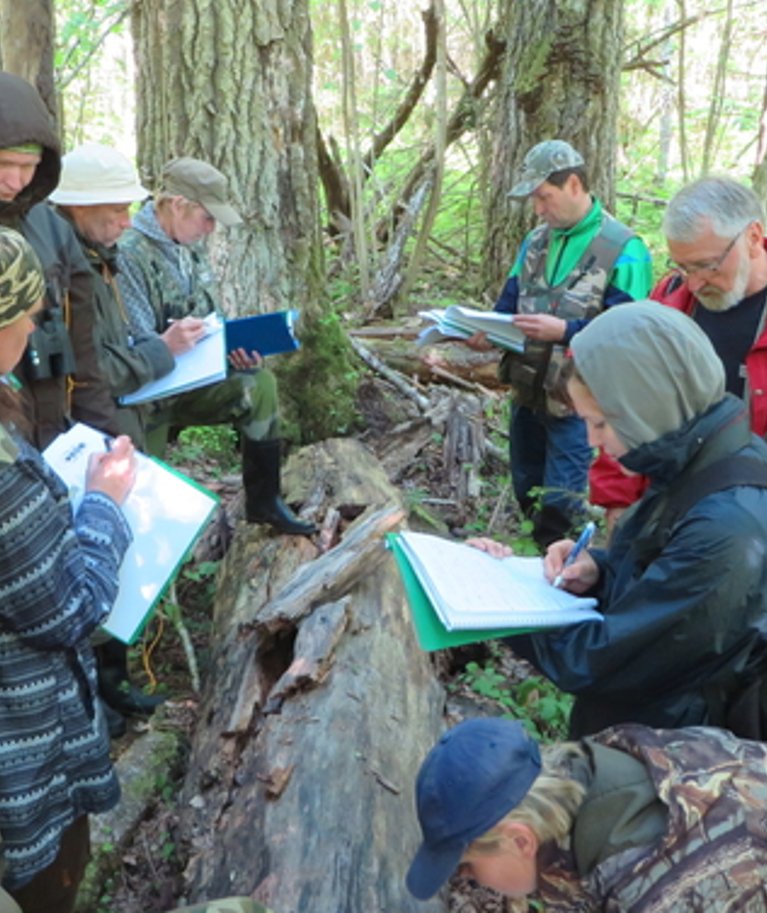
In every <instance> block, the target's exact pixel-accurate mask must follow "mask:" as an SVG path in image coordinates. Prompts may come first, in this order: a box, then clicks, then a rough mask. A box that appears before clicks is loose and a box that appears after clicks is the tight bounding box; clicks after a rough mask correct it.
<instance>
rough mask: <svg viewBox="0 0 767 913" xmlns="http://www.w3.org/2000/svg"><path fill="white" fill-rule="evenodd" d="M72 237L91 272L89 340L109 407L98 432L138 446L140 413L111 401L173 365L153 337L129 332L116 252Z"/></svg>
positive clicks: (166, 370)
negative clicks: (106, 419)
mask: <svg viewBox="0 0 767 913" xmlns="http://www.w3.org/2000/svg"><path fill="white" fill-rule="evenodd" d="M62 215H64V216H65V213H63V212H62ZM65 217H66V216H65ZM73 229H74V226H73ZM75 233H76V235H77V238H78V241H79V242H80V245H81V247H82V251H83V254H84V255H85V257H86V259H87V261H88V263H89V265H90V267H91V270H92V271H93V285H94V305H95V312H96V319H95V325H94V330H93V332H94V340H95V343H96V349H97V352H98V358H99V367H100V369H101V373H102V377H103V381H102V383H103V384H104V385H106V388H107V389H108V390H109V394H110V396H111V398H112V403H113V409H112V416H111V419H110V421H109V422H108V423H107V424H105V425H103V426H98V427H100V428H101V430H103V431H108V432H109V433H110V434H118V433H119V434H129V435H130V436H131V438H132V439H133V441H134V443H135V444H137V445H138V446H142V445H143V439H144V434H143V421H142V412H141V410H138V409H125V408H120V407H119V406H118V405H117V403H116V399H117V397H119V396H124V395H125V394H126V393H133V392H135V391H136V390H138V389H139V388H140V387H143V386H144V384H147V383H149V382H150V381H153V380H157V379H158V378H159V377H164V376H165V375H166V374H168V373H169V372H170V371H172V370H173V366H174V364H175V360H174V358H173V355H172V354H171V351H170V349H169V348H168V346H167V345H166V344H165V343H164V342H163V340H162V339H160V337H159V336H158V335H157V334H155V333H136V332H132V331H131V328H130V325H129V324H128V319H127V315H126V314H125V308H124V306H123V304H122V300H121V299H120V293H119V290H118V287H117V282H116V281H115V275H116V273H117V248H115V247H113V248H106V247H104V246H103V245H100V244H89V242H88V241H87V240H86V239H85V238H84V237H83V236H82V235H80V234H79V233H78V232H76V231H75ZM74 418H79V415H78V412H77V411H75V412H74Z"/></svg>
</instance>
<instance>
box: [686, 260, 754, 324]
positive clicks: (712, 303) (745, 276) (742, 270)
mask: <svg viewBox="0 0 767 913" xmlns="http://www.w3.org/2000/svg"><path fill="white" fill-rule="evenodd" d="M750 272H751V264H750V261H749V259H748V257H745V256H743V255H741V259H740V262H739V264H738V271H737V273H736V274H735V281H734V282H733V285H732V288H731V289H730V291H729V292H722V291H720V290H719V289H712V290H711V291H710V292H706V291H704V290H703V289H701V290H699V291H698V292H696V293H695V297H696V298H697V299H698V301H700V303H701V304H702V305H703V307H704V308H705V309H706V310H707V311H718V312H720V311H729V310H732V308H734V307H735V306H736V305H738V304H740V302H741V301H742V300H743V299H744V298H745V296H746V288H747V286H748V280H749V275H750ZM704 288H705V286H704Z"/></svg>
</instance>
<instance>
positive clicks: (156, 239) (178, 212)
mask: <svg viewBox="0 0 767 913" xmlns="http://www.w3.org/2000/svg"><path fill="white" fill-rule="evenodd" d="M160 184H161V189H160V192H159V193H158V194H157V196H156V198H155V199H154V200H150V201H149V202H147V203H146V204H145V205H144V206H143V207H142V208H141V209H140V210H139V212H138V213H137V214H136V216H135V217H134V219H133V224H132V227H131V228H129V229H128V230H127V231H126V232H125V234H124V235H123V237H122V238H121V239H120V243H119V257H118V266H119V272H118V274H117V284H118V287H119V289H120V293H121V295H122V298H123V301H124V302H125V308H126V312H127V315H128V320H129V321H130V324H131V328H132V330H133V332H135V333H157V334H160V333H163V332H165V331H166V329H167V328H168V326H169V322H170V323H171V324H172V322H174V321H177V320H185V319H186V321H187V322H188V321H190V320H192V321H196V323H197V324H198V325H199V326H202V320H201V319H200V318H202V317H205V316H207V315H208V314H211V313H214V312H216V311H219V310H220V308H219V295H218V287H217V283H216V279H215V276H214V274H213V269H212V267H211V265H210V263H209V261H208V258H207V256H206V254H205V251H204V249H203V247H202V244H201V242H202V241H203V240H204V239H205V238H206V237H207V236H208V235H210V234H211V232H212V231H213V230H214V229H215V227H216V222H217V221H219V222H221V224H222V225H224V226H226V227H229V226H235V225H239V224H240V223H241V222H242V219H241V218H240V216H239V214H238V213H237V211H236V210H235V209H234V207H233V206H232V205H231V203H230V202H229V190H228V185H227V180H226V178H225V177H224V175H223V174H222V173H221V172H220V171H219V170H218V169H216V168H214V167H213V166H212V165H209V164H208V163H207V162H202V161H200V160H199V159H194V158H189V157H187V156H185V157H182V158H177V159H173V160H172V161H170V162H168V163H167V164H166V165H165V167H164V168H163V170H162V175H161V179H160ZM232 361H233V368H234V369H235V370H234V371H232V372H231V373H230V375H229V376H228V377H227V378H226V380H223V381H221V382H220V383H217V384H212V385H210V386H207V387H202V388H200V389H197V390H190V391H189V392H187V393H182V394H180V395H178V396H175V397H170V398H168V399H164V400H161V401H159V404H158V405H157V406H156V408H153V409H151V411H150V414H149V417H148V423H149V431H148V438H147V442H148V449H149V450H150V452H152V453H153V454H155V455H156V456H162V455H163V452H164V449H165V443H166V441H167V438H168V432H169V429H170V428H172V427H173V428H183V427H186V426H188V425H217V424H221V423H224V422H225V423H231V424H233V425H234V426H235V427H236V428H237V430H238V431H239V433H240V437H241V443H242V480H243V487H244V489H245V517H246V519H247V521H248V522H250V523H268V524H269V525H270V526H272V527H273V528H274V529H275V530H277V531H278V532H281V533H286V534H287V535H310V534H311V533H313V532H315V531H316V529H315V526H314V524H312V523H308V522H306V521H304V520H301V519H300V518H299V517H297V516H296V515H295V514H294V513H293V511H292V510H291V508H290V507H289V506H288V505H287V504H286V503H285V502H284V501H283V499H282V496H281V494H280V478H281V466H280V449H281V448H280V440H279V437H278V433H279V417H278V398H277V380H276V378H275V376H274V374H273V373H272V372H271V371H269V370H268V369H267V368H265V367H264V366H263V364H261V359H260V357H259V356H258V354H257V353H246V352H244V351H242V350H238V351H237V352H235V353H233V358H232Z"/></svg>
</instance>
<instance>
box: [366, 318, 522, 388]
mask: <svg viewBox="0 0 767 913" xmlns="http://www.w3.org/2000/svg"><path fill="white" fill-rule="evenodd" d="M350 335H351V336H352V337H354V338H356V339H360V338H361V337H363V338H364V346H365V348H367V349H368V350H369V351H370V352H371V353H372V354H373V355H374V356H376V357H377V358H379V359H380V360H381V361H382V362H384V363H385V364H386V365H387V366H388V367H389V368H392V369H393V370H395V371H399V372H400V373H401V374H404V375H406V376H407V377H413V378H416V379H417V380H418V381H419V382H420V383H423V384H431V383H451V384H456V385H459V386H466V387H468V388H474V389H476V388H482V389H485V390H497V391H499V392H506V391H507V390H508V387H505V386H504V385H503V384H501V382H500V381H499V380H498V360H499V357H500V356H499V354H498V352H497V351H493V352H474V351H472V350H471V349H470V348H469V347H468V346H465V345H463V344H462V343H457V342H445V343H443V344H441V345H438V346H426V347H424V348H419V347H418V346H416V344H415V342H414V341H413V339H412V338H408V337H409V333H408V332H407V331H405V332H404V333H402V334H401V335H399V336H393V337H392V335H391V333H390V332H389V333H387V334H385V335H384V334H382V335H380V336H376V335H375V331H374V330H372V328H369V327H366V328H364V330H360V331H353V332H352V333H350Z"/></svg>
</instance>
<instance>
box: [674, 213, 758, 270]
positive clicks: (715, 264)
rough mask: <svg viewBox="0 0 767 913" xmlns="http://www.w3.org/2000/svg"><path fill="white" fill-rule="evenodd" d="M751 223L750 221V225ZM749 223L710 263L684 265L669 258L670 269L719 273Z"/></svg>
mask: <svg viewBox="0 0 767 913" xmlns="http://www.w3.org/2000/svg"><path fill="white" fill-rule="evenodd" d="M750 224H751V223H750V222H749V223H748V225H750ZM748 225H744V226H743V228H741V230H740V231H739V232H738V233H737V235H735V237H734V238H733V239H732V241H730V243H729V244H728V245H727V247H725V249H724V250H723V251H722V253H721V254H719V256H718V257H717V258H716V260H711V261H710V262H709V263H698V264H697V265H695V266H682V264H681V263H677V262H676V260H672V259H671V258H669V259H668V260H667V261H666V265H667V266H668V268H669V269H673V270H676V272H678V273H681V274H682V275H683V276H697V275H699V274H700V273H718V272H719V270H720V269H721V268H722V264H723V263H724V261H725V260H726V259H727V257H728V256H729V254H730V251H731V250H732V249H733V247H735V244H736V243H737V241H738V238H739V237H740V236H741V235H742V234H743V232H744V231H745V230H746V229H747V228H748Z"/></svg>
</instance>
